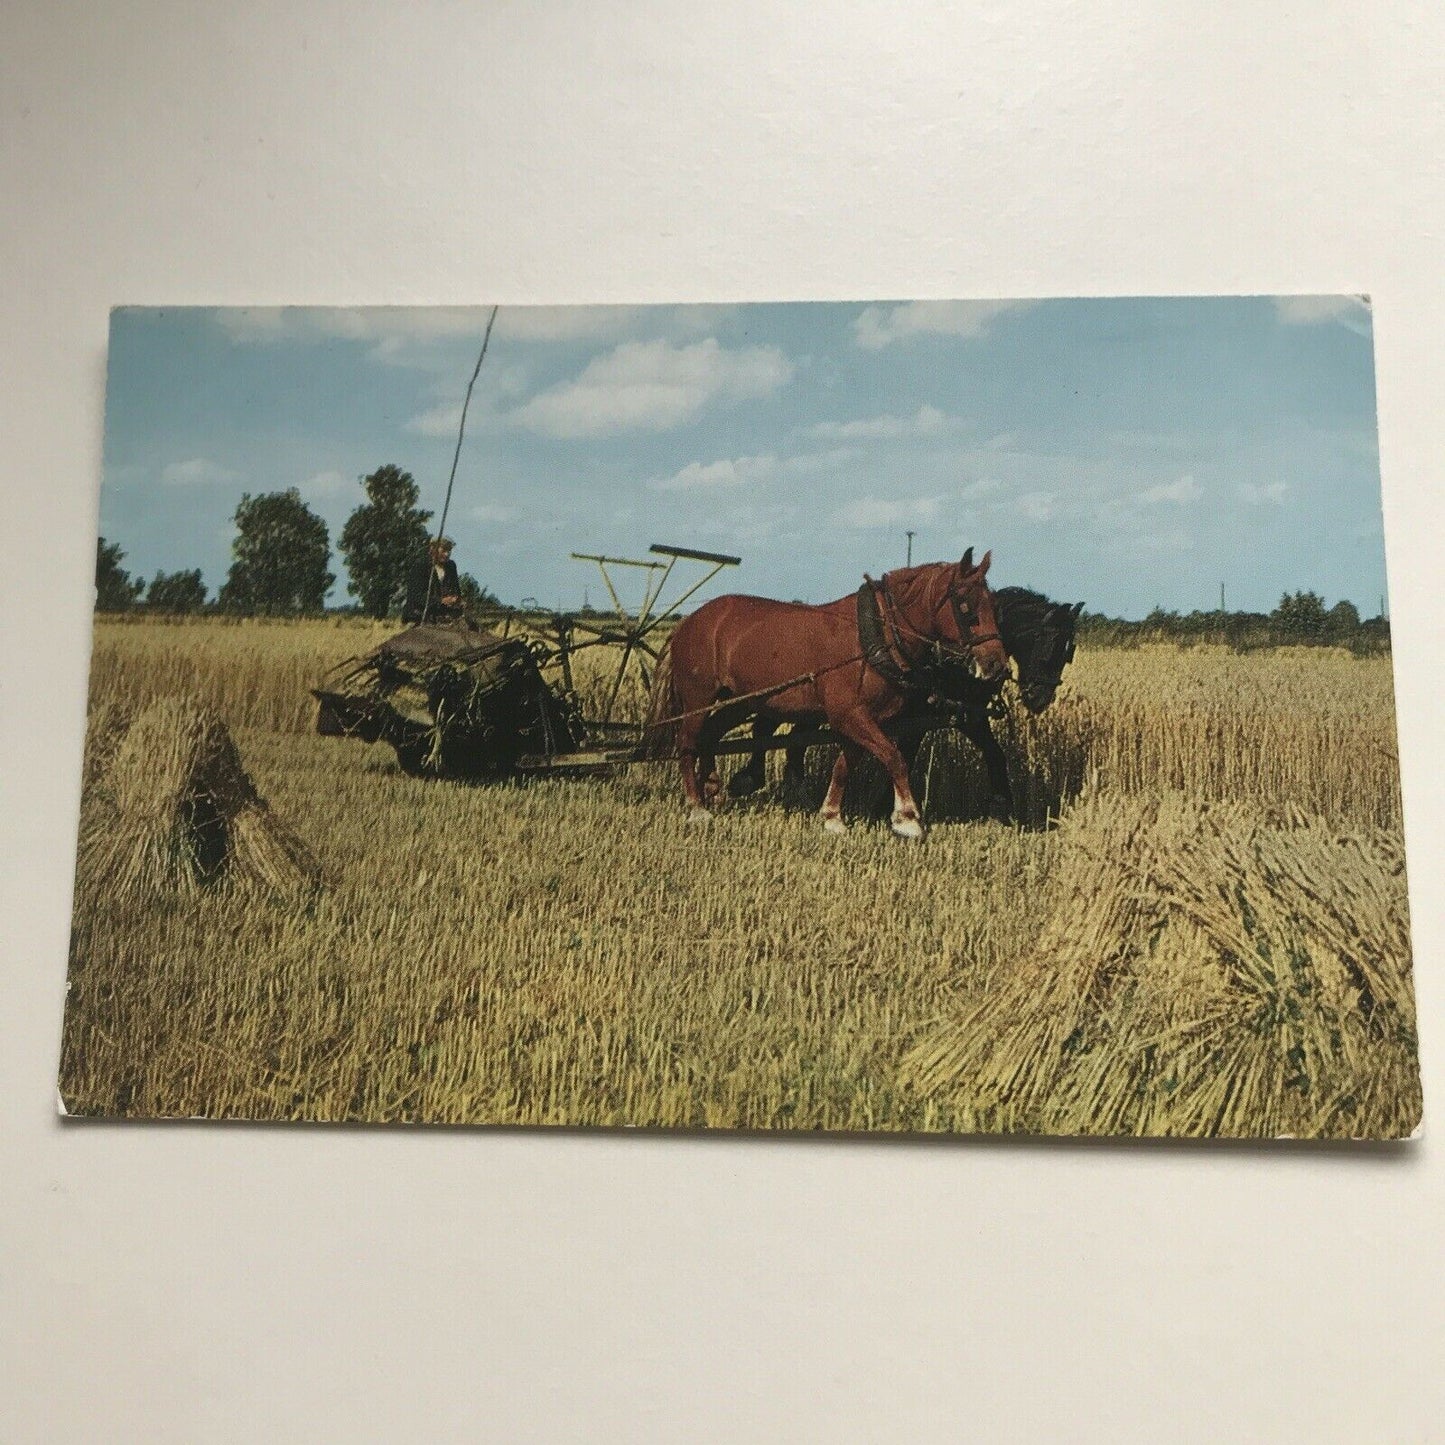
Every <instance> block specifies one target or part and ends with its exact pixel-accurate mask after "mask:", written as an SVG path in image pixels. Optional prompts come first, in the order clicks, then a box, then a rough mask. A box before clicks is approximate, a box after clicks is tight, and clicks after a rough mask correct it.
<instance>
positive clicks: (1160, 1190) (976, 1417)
mask: <svg viewBox="0 0 1445 1445" xmlns="http://www.w3.org/2000/svg"><path fill="white" fill-rule="evenodd" d="M707 8H708V7H700V6H694V5H690V4H686V3H682V0H678V3H661V0H659V3H653V4H582V3H577V4H562V3H551V4H533V5H523V4H496V5H488V6H482V5H473V6H461V5H450V4H445V5H444V4H439V3H438V4H405V5H404V4H400V3H396V4H391V5H383V4H370V5H355V4H349V3H342V0H327V3H312V4H309V5H306V6H298V5H294V4H287V3H278V0H270V3H261V4H255V3H253V4H248V5H234V4H226V5H221V4H199V5H198V4H183V3H179V0H177V3H171V4H165V3H157V0H131V3H129V4H119V3H106V4H92V5H86V6H80V5H69V6H56V5H51V4H47V3H44V0H9V3H6V4H4V5H3V6H0V217H3V220H0V376H3V385H0V438H3V445H0V456H3V462H0V486H3V488H4V513H3V516H4V524H3V527H0V549H3V564H0V588H3V596H0V639H3V640H0V647H3V651H0V759H3V761H0V779H3V817H0V828H3V833H0V836H3V843H4V853H3V857H0V864H3V866H0V910H3V913H0V939H3V960H0V962H3V967H0V1121H3V1136H0V1150H3V1161H0V1211H3V1213H0V1317H3V1329H0V1350H3V1354H0V1378H3V1380H4V1383H3V1384H0V1401H3V1405H0V1436H3V1438H4V1439H6V1440H7V1441H9V1440H15V1441H35V1440H63V1441H81V1440H84V1441H90V1440H107V1441H111V1440H115V1441H121V1440H136V1441H142V1440H144V1441H169V1440H177V1441H191V1440H227V1441H229V1440H236V1441H251V1440H262V1439H264V1440H278V1441H279V1440H296V1441H312V1440H319V1439H344V1440H348V1441H359V1440H372V1439H378V1440H380V1439H406V1438H431V1439H472V1440H474V1439H483V1438H490V1439H540V1440H556V1439H568V1438H589V1439H615V1440H634V1439H735V1440H751V1439H768V1438H772V1439H817V1440H826V1441H834V1440H846V1439H880V1440H893V1439H910V1440H926V1439H951V1440H956V1439H960V1438H973V1439H987V1440H1012V1439H1017V1440H1040V1439H1068V1440H1082V1439H1100V1440H1117V1439H1121V1438H1137V1439H1141V1440H1162V1439H1180V1440H1200V1441H1206V1440H1208V1441H1212V1440H1218V1439H1270V1440H1301V1441H1311V1442H1319V1441H1326V1440H1363V1439H1370V1440H1406V1439H1409V1440H1426V1439H1445V1379H1442V1374H1441V1371H1440V1368H1439V1364H1440V1361H1441V1359H1442V1358H1445V1246H1442V1229H1441V1220H1442V1216H1445V1151H1442V1148H1441V1146H1440V1144H1439V1142H1438V1140H1430V1139H1426V1140H1425V1141H1423V1142H1420V1143H1417V1144H1415V1145H1413V1146H1409V1147H1404V1148H1388V1149H1385V1148H1382V1149H1373V1150H1359V1151H1355V1150H1344V1151H1329V1150H1318V1149H1306V1148H1269V1149H1244V1148H1227V1147H1226V1148H1208V1147H1199V1148H1171V1147H1143V1148H1128V1147H1083V1146H1076V1145H1070V1144H1067V1143H1064V1144H1059V1143H1055V1144H999V1143H977V1142H975V1143H969V1142H942V1143H909V1142H896V1141H887V1140H882V1141H857V1142H855V1141H848V1140H842V1139H829V1140H809V1139H784V1140H771V1139H730V1138H684V1137H677V1138H656V1137H634V1136H611V1135H591V1136H589V1135H585V1134H573V1135H567V1134H553V1133H545V1132H535V1133H506V1132H486V1131H474V1132H467V1131H455V1132H452V1131H414V1132H406V1131H397V1132H388V1131H385V1130H380V1129H339V1128H330V1129H328V1128H259V1127H256V1128H247V1127H229V1128H208V1127H201V1126H173V1127H103V1126H93V1125H92V1126H85V1125H76V1124H72V1125H68V1126H66V1125H62V1124H61V1123H59V1122H58V1121H57V1120H56V1118H55V1116H54V1094H53V1084H52V1080H53V1078H54V1074H55V1068H56V1062H57V1057H58V1039H59V1031H60V1010H61V1002H62V990H63V977H64V968H65V951H66V936H67V916H68V909H69V895H70V871H71V858H72V849H73V840H74V827H75V820H76V810H77V805H78V788H79V781H78V779H79V754H80V745H81V736H82V721H83V710H84V693H85V676H86V656H87V650H88V633H89V607H90V585H91V575H92V567H93V559H94V534H95V513H96V484H97V478H98V475H99V458H100V435H101V406H102V397H103V382H104V364H105V342H106V313H107V308H108V307H109V306H110V305H111V304H112V303H115V302H142V303H163V302H176V303H180V302H207V303H242V302H305V303H355V302H413V303H415V302H441V301H446V302H486V301H503V302H524V301H559V302H564V301H565V302H580V301H597V300H728V299H735V298H750V299H782V298H802V297H820V298H822V297H829V298H842V297H872V296H888V297H892V296H959V295H961V296H985V297H992V296H1012V295H1021V294H1040V295H1068V294H1073V293H1140V292H1162V293H1170V292H1206V293H1207V292H1230V291H1248V292H1282V291H1316V292H1318V291H1369V292H1371V293H1373V295H1374V297H1375V324H1376V338H1377V345H1378V374H1379V389H1380V421H1381V434H1382V456H1383V468H1384V484H1385V512H1386V521H1387V528H1388V533H1389V536H1388V552H1389V563H1390V569H1391V592H1392V602H1393V611H1394V617H1395V627H1396V633H1395V635H1396V639H1397V647H1396V666H1397V669H1398V673H1399V679H1400V720H1401V746H1402V760H1403V765H1404V772H1405V790H1406V804H1407V819H1408V833H1409V846H1410V851H1411V866H1412V883H1413V886H1412V898H1413V905H1414V916H1415V929H1416V942H1417V958H1418V977H1419V993H1420V1016H1421V1026H1422V1032H1423V1034H1424V1047H1425V1066H1426V1099H1427V1117H1428V1115H1429V1113H1430V1112H1431V1111H1432V1110H1438V1109H1439V1108H1440V1107H1441V1106H1442V1103H1441V1101H1442V1099H1445V947H1442V945H1445V905H1442V900H1441V896H1440V894H1439V891H1438V888H1437V886H1436V885H1437V880H1438V878H1439V872H1440V863H1441V859H1442V856H1445V855H1442V825H1445V797H1442V789H1441V784H1440V779H1439V774H1438V771H1437V768H1436V765H1435V764H1436V760H1435V757H1434V756H1433V745H1434V743H1435V740H1436V739H1437V738H1438V737H1439V736H1440V733H1441V725H1442V721H1445V701H1442V690H1441V688H1440V686H1439V682H1438V679H1439V668H1440V662H1441V659H1442V657H1445V627H1442V622H1441V615H1442V614H1441V613H1440V612H1438V611H1437V610H1435V609H1436V607H1437V603H1436V598H1437V596H1438V595H1439V585H1438V577H1439V565H1438V551H1437V547H1436V544H1435V541H1434V538H1435V537H1436V536H1437V535H1438V533H1439V530H1440V526H1441V523H1442V521H1445V504H1442V499H1441V498H1442V494H1441V492H1440V490H1439V488H1438V486H1437V472H1438V468H1439V466H1440V449H1441V442H1442V438H1445V422H1442V409H1441V397H1442V395H1445V384H1442V383H1445V378H1442V370H1441V365H1440V359H1439V352H1440V347H1439V344H1438V343H1439V338H1440V336H1441V333H1442V330H1445V314H1442V312H1445V267H1442V260H1445V257H1442V247H1441V230H1442V226H1445V189H1442V175H1445V171H1442V167H1441V156H1442V154H1445V125H1442V116H1445V111H1442V91H1441V87H1440V84H1439V75H1440V58H1441V54H1442V42H1445V12H1442V11H1441V10H1440V8H1439V7H1438V6H1436V5H1433V4H1428V3H1413V4H1412V3H1403V0H1401V3H1379V4H1375V5H1372V6H1358V5H1355V4H1351V3H1347V0H1332V3H1324V0H1317V3H1315V4H1313V5H1309V6H1300V5H1290V6H1284V5H1273V4H1268V3H1264V4H1261V3H1259V0H1216V3H1214V4H1212V5H1208V6H1203V5H1200V6H1177V5H1176V6H1162V5H1158V4H1155V3H1151V0H1096V3H1093V4H1080V3H1073V0H1051V3H1032V4H1028V3H1013V4H1003V3H997V0H995V3H988V4H973V5H968V6H958V5H947V6H944V5H940V6H937V7H933V6H929V5H925V4H921V3H915V0H910V3H906V4H899V3H896V0H895V3H890V4H885V5H877V6H864V5H858V4H853V5H842V4H820V3H814V4H811V5H807V6H779V7H768V6H764V5H761V4H736V5H730V6H724V7H716V8H717V9H718V10H720V11H722V12H724V13H723V14H722V15H720V16H719V15H708V14H707V13H705V12H706V10H707ZM1343 544H1344V542H1343V540H1342V545H1343Z"/></svg>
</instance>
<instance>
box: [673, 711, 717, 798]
mask: <svg viewBox="0 0 1445 1445" xmlns="http://www.w3.org/2000/svg"><path fill="white" fill-rule="evenodd" d="M701 731H702V727H701V724H700V722H699V721H698V719H696V718H684V719H683V721H682V722H681V723H680V724H679V725H678V731H677V760H678V766H679V767H680V768H681V769H682V791H683V796H684V797H685V798H686V799H687V808H688V821H689V822H693V823H699V822H701V823H708V822H711V821H712V814H710V813H709V812H708V810H707V805H706V803H704V802H703V797H702V789H701V787H700V786H699V780H700V774H699V772H698V734H699V733H700V732H701ZM709 766H711V760H709Z"/></svg>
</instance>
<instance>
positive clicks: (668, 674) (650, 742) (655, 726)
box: [642, 640, 680, 759]
mask: <svg viewBox="0 0 1445 1445" xmlns="http://www.w3.org/2000/svg"><path fill="white" fill-rule="evenodd" d="M679 710H680V709H679V704H678V700H677V688H676V687H674V686H673V677H672V643H671V641H670V640H669V642H668V643H667V644H666V645H665V646H664V647H663V649H662V656H661V657H659V658H658V660H657V667H656V669H655V670H654V672H653V674H652V692H651V693H650V694H649V695H648V699H647V721H646V722H645V723H644V724H643V727H642V756H643V757H644V758H650V759H658V758H671V757H676V756H677V714H678V712H679Z"/></svg>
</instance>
